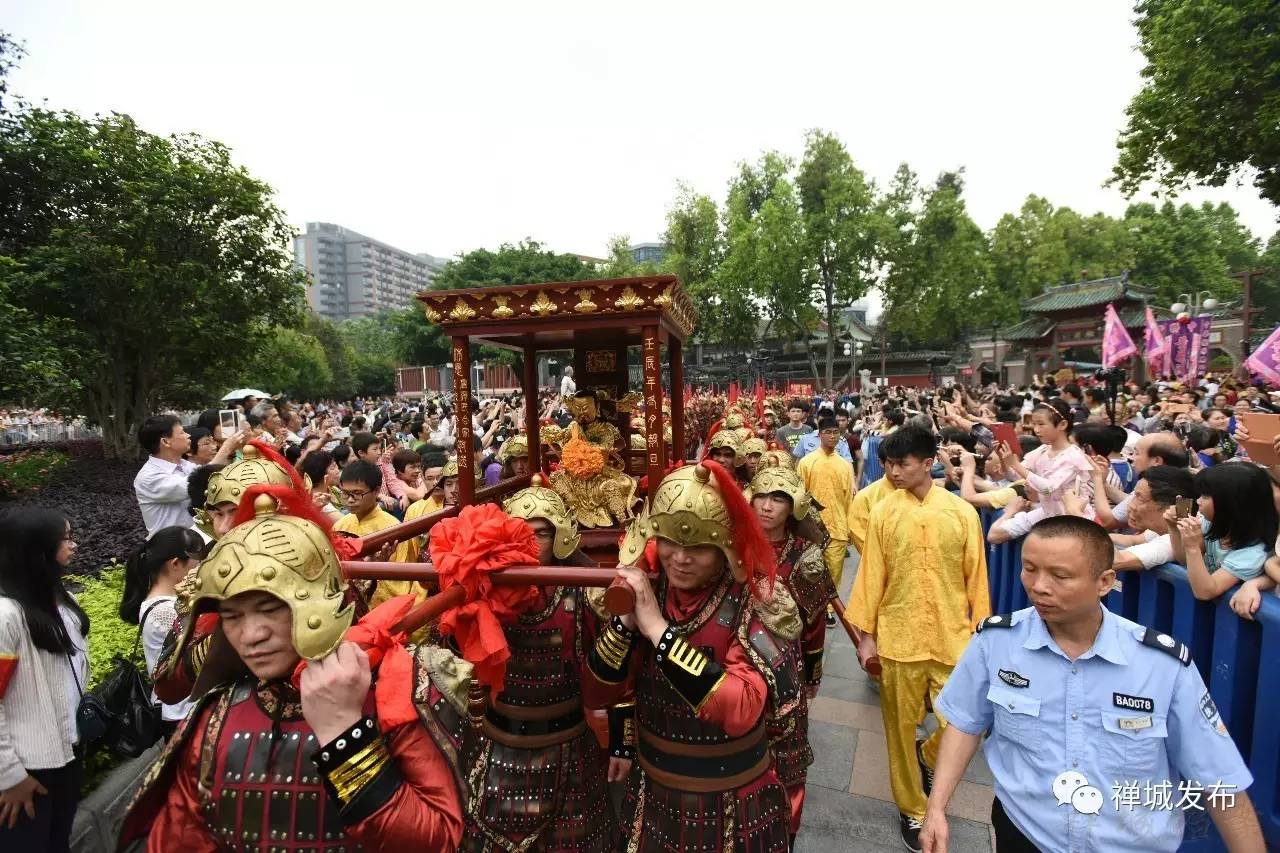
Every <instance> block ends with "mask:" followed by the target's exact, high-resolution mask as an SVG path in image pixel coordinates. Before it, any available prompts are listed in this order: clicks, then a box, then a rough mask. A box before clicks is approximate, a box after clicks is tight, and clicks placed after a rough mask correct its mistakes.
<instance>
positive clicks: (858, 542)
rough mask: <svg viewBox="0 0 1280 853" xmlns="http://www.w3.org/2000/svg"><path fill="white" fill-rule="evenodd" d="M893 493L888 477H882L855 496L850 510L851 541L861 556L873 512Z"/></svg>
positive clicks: (865, 544)
mask: <svg viewBox="0 0 1280 853" xmlns="http://www.w3.org/2000/svg"><path fill="white" fill-rule="evenodd" d="M892 491H893V483H890V482H889V478H888V477H881V478H880V479H879V480H876V481H875V482H874V483H872V484H871V485H869V486H867V487H866V488H864V489H862V490H861V491H860V492H858V493H857V494H856V495H854V496H853V508H852V509H851V510H849V541H850V542H852V543H853V547H854V548H857V549H858V553H859V554H861V553H862V552H863V551H864V550H865V549H866V546H867V525H868V524H870V523H871V510H873V509H875V508H876V504H878V503H880V501H882V500H884V498H885V495H888V494H890V493H891V492H892Z"/></svg>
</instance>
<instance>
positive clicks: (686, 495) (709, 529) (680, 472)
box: [618, 465, 745, 581]
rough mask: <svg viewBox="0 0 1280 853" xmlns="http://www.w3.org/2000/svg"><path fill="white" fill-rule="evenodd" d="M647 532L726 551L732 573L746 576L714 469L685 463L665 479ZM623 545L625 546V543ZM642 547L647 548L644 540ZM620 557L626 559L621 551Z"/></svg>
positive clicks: (739, 576) (740, 577) (689, 543)
mask: <svg viewBox="0 0 1280 853" xmlns="http://www.w3.org/2000/svg"><path fill="white" fill-rule="evenodd" d="M646 534H647V536H648V537H654V536H658V537H661V538H663V539H668V540H670V541H672V542H675V543H677V544H679V545H685V546H692V545H713V546H715V547H717V548H719V549H720V550H721V551H722V552H724V555H725V558H726V560H727V561H728V564H729V571H731V572H733V576H734V577H735V578H737V579H738V580H739V581H741V580H744V579H745V578H744V576H743V574H742V567H741V566H740V565H739V563H738V554H737V552H736V551H735V550H734V548H733V521H732V519H730V517H729V510H728V508H727V507H726V506H725V503H724V499H723V498H722V497H721V496H720V492H719V490H718V489H717V488H716V485H715V481H714V480H713V479H712V477H711V472H710V471H708V470H707V469H706V468H704V467H703V466H702V465H686V466H685V467H683V468H678V469H676V470H675V471H672V472H671V473H670V474H668V475H667V476H666V477H665V478H663V480H662V483H661V484H659V486H658V490H657V491H656V492H654V495H653V506H652V507H651V508H650V510H649V520H648V524H647V525H646ZM628 538H630V534H628ZM623 545H624V548H625V546H626V542H624V543H623ZM640 547H641V548H643V547H644V545H643V542H641V543H640ZM618 559H619V561H622V559H623V558H622V553H621V552H620V553H619V555H618Z"/></svg>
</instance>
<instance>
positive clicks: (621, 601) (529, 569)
mask: <svg viewBox="0 0 1280 853" xmlns="http://www.w3.org/2000/svg"><path fill="white" fill-rule="evenodd" d="M341 565H342V574H343V577H345V578H347V579H348V580H355V579H375V580H406V581H418V582H420V583H421V582H423V581H435V580H439V578H440V572H439V571H438V570H437V569H436V567H435V566H433V565H431V564H430V563H374V562H366V561H363V560H344V561H343V562H342V564H341ZM617 578H618V573H617V572H616V571H614V570H613V569H601V568H593V567H591V566H512V567H511V568H509V569H502V570H500V571H496V572H491V573H490V574H489V579H490V580H491V581H492V582H493V584H494V585H495V586H561V585H565V586H604V587H608V589H607V590H605V594H604V606H605V607H606V608H607V609H608V610H609V612H610V613H613V614H615V615H618V616H625V615H626V614H628V613H631V612H632V611H634V610H635V606H636V600H635V594H634V593H633V592H632V591H631V587H629V586H627V585H625V584H622V585H620V586H619V585H613V586H610V584H613V582H614V581H615V580H617ZM466 603H467V593H466V590H464V589H463V588H462V587H461V586H459V585H457V584H454V585H453V586H451V587H449V588H448V589H446V590H445V591H444V592H442V593H439V594H437V595H433V596H431V597H429V598H427V599H426V600H425V601H423V602H422V603H420V604H419V605H417V606H416V607H414V608H413V610H410V611H409V612H408V613H406V614H405V616H404V618H403V619H401V620H400V622H399V624H397V625H396V630H397V631H403V632H404V633H406V634H412V633H413V632H415V631H417V630H418V629H419V628H421V627H422V626H423V625H426V624H428V623H430V622H433V621H435V620H436V619H439V618H440V616H441V615H443V614H444V612H445V611H446V610H452V609H453V608H455V607H461V606H462V605H463V604H466Z"/></svg>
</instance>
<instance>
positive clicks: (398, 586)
mask: <svg viewBox="0 0 1280 853" xmlns="http://www.w3.org/2000/svg"><path fill="white" fill-rule="evenodd" d="M399 523H400V522H399V521H397V520H396V517H395V516H394V515H392V514H391V513H389V512H387V511H386V510H385V509H383V508H382V507H380V506H375V507H374V508H373V509H372V510H371V511H370V512H369V514H368V515H366V516H364V517H363V518H357V517H356V515H355V513H348V514H347V515H344V516H343V517H342V518H340V519H338V520H337V521H336V522H334V525H333V529H334V530H337V531H340V532H342V533H354V534H355V535H357V536H372V535H373V534H374V533H381V532H382V531H383V530H386V529H387V528H388V527H395V526H396V525H397V524H399ZM402 547H404V543H401V544H400V545H399V546H397V547H396V551H397V552H399V550H400V548H402ZM413 586H415V584H414V583H413V582H412V581H378V586H377V587H376V588H375V589H374V591H373V597H372V598H370V599H369V607H370V608H373V607H377V606H378V605H379V604H381V603H382V602H384V601H386V600H387V599H388V598H394V597H395V596H397V595H403V594H405V593H407V592H410V591H411V587H413Z"/></svg>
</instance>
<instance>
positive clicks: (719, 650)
mask: <svg viewBox="0 0 1280 853" xmlns="http://www.w3.org/2000/svg"><path fill="white" fill-rule="evenodd" d="M710 466H716V463H714V462H710V461H707V462H703V463H701V464H699V465H697V466H690V467H686V468H682V469H679V470H677V471H675V472H673V473H672V474H669V475H668V476H667V477H666V478H665V479H664V480H663V481H662V484H661V485H660V486H659V487H658V491H657V492H656V493H655V495H654V499H653V503H652V507H653V508H652V510H651V511H650V512H649V514H648V515H646V516H642V517H641V518H640V519H638V521H637V522H636V524H635V525H633V527H632V529H631V531H630V532H629V535H628V542H627V543H624V546H623V550H622V554H621V555H620V559H621V560H623V561H624V562H628V561H630V562H634V561H635V560H636V559H637V556H638V552H639V551H640V549H642V548H643V547H644V546H643V545H641V544H640V541H639V540H640V538H641V536H642V535H643V536H647V537H653V538H662V539H668V540H671V541H672V542H676V543H678V544H680V545H683V546H686V547H689V546H697V545H708V544H714V545H715V546H716V547H718V548H719V549H720V550H721V551H723V552H724V554H725V556H726V560H725V563H724V565H723V568H722V569H721V571H720V574H719V576H718V577H717V578H715V579H714V580H713V581H712V582H711V583H710V585H708V586H704V587H703V588H701V589H699V590H696V591H693V592H689V591H683V590H679V589H676V588H674V587H671V586H670V585H669V584H668V583H667V581H666V577H665V575H664V576H663V577H661V578H659V580H658V582H657V585H656V588H655V596H656V598H657V600H658V604H659V608H660V610H661V613H662V615H663V617H664V618H665V619H666V620H667V623H668V627H667V629H666V630H665V632H664V633H663V634H662V636H661V638H660V639H658V641H657V642H655V643H649V642H648V641H647V640H644V639H642V638H641V637H640V636H639V634H638V633H637V632H633V631H630V630H628V629H627V628H626V627H625V625H624V623H623V621H622V620H621V619H614V620H613V621H612V622H611V623H610V624H609V625H608V626H607V627H606V629H605V630H604V632H603V633H602V634H601V636H600V638H599V640H598V641H597V642H596V644H595V646H594V647H593V649H592V651H591V652H590V654H589V655H588V659H587V660H588V667H587V674H586V677H585V682H584V694H585V696H586V698H587V703H588V705H589V706H590V707H604V706H606V705H608V704H610V703H611V702H613V701H616V700H617V699H619V698H621V697H623V696H624V695H626V694H627V693H628V692H629V691H630V690H632V689H634V694H635V704H636V709H637V716H636V729H637V764H636V766H635V767H634V768H633V769H632V774H631V780H630V787H629V791H628V795H627V801H626V806H625V808H624V827H623V829H624V832H626V833H627V834H628V836H629V844H628V846H627V848H626V849H627V850H628V851H637V853H646V851H653V853H658V851H672V850H726V851H745V853H783V851H786V850H788V847H789V827H790V820H789V806H788V802H787V795H786V791H785V790H784V789H783V787H782V785H781V784H780V782H779V780H778V775H777V773H776V771H775V769H774V761H773V757H772V754H771V752H770V748H769V739H768V733H767V730H766V728H767V722H768V719H769V718H770V717H771V716H775V715H780V714H785V713H787V710H788V709H789V708H790V707H793V706H794V704H795V703H796V702H797V701H798V697H799V695H800V685H799V683H798V681H797V677H796V676H797V674H798V673H799V671H800V662H799V660H798V657H797V654H798V649H797V647H796V645H795V643H794V642H793V640H795V639H796V638H797V637H798V636H799V630H800V623H799V619H798V616H797V614H796V608H795V603H794V602H793V601H792V600H791V598H790V596H789V595H788V594H787V592H786V589H785V587H784V586H783V585H781V584H779V585H777V586H775V587H774V588H773V594H772V595H767V594H765V593H762V594H760V595H756V596H753V595H751V594H750V590H751V589H752V588H753V586H754V581H753V578H752V571H750V570H748V569H747V567H746V561H745V560H743V562H742V563H740V562H739V558H738V554H737V553H736V550H735V549H739V548H742V547H743V541H744V540H746V539H751V538H752V537H751V536H749V535H748V534H750V533H751V531H749V530H746V529H744V528H747V527H750V526H751V525H754V539H755V540H756V542H757V543H758V545H759V546H760V547H759V548H756V549H755V550H754V552H753V553H752V561H753V562H752V566H753V567H759V570H760V571H767V570H769V569H772V560H771V559H770V557H771V555H770V554H769V550H768V543H767V542H766V541H765V540H764V538H763V534H762V533H761V532H760V529H759V522H758V521H757V520H756V519H755V517H754V515H752V514H751V511H750V509H749V508H748V507H746V505H745V501H744V500H743V498H742V495H741V493H740V492H738V491H737V489H736V487H735V485H734V483H733V480H732V475H730V474H729V473H728V472H724V471H723V470H722V469H720V470H721V473H715V472H714V471H713V468H712V467H710ZM761 554H763V557H762V558H761ZM654 562H656V557H655V558H654ZM761 586H762V587H765V588H767V585H766V584H764V582H762V583H761ZM762 599H763V600H762Z"/></svg>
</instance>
